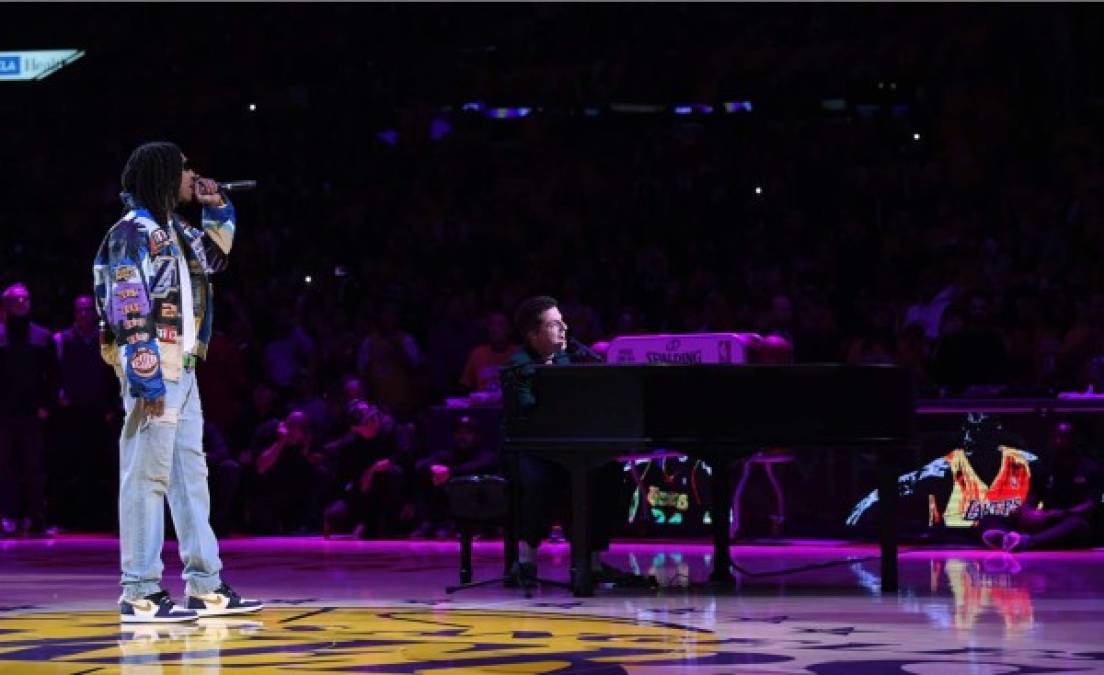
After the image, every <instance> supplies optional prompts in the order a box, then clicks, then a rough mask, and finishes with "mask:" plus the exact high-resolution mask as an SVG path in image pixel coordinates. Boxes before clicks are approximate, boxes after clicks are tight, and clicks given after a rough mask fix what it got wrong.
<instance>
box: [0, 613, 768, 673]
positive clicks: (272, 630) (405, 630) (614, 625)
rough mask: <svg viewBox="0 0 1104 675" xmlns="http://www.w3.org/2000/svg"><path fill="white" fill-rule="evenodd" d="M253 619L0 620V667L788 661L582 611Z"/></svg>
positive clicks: (401, 669) (602, 665)
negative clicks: (129, 622)
mask: <svg viewBox="0 0 1104 675" xmlns="http://www.w3.org/2000/svg"><path fill="white" fill-rule="evenodd" d="M259 619H260V620H251V621H233V620H218V619H204V620H201V621H200V622H199V623H198V624H193V625H188V624H184V625H181V624H175V625H171V626H164V625H162V626H139V625H135V626H129V627H124V626H121V625H120V624H119V621H118V617H117V616H116V615H115V614H114V613H108V612H89V613H75V614H74V613H65V614H28V615H23V616H16V617H6V618H0V672H31V671H32V669H34V668H36V666H38V667H41V666H42V665H43V664H51V665H52V666H53V667H54V668H56V667H58V666H65V667H67V668H69V669H71V670H66V671H65V672H119V671H122V672H135V673H137V672H143V673H148V672H161V670H157V669H156V668H159V667H163V668H164V672H173V671H175V670H177V669H178V668H180V667H181V666H188V667H201V668H202V667H206V668H216V667H217V668H220V669H221V670H222V672H233V671H235V670H238V669H241V670H242V671H245V670H249V671H251V672H257V669H258V668H264V669H271V670H276V671H281V670H283V671H286V672H295V671H300V672H301V671H303V670H322V671H325V670H333V671H343V670H346V669H350V668H351V669H354V670H356V671H357V672H386V673H413V672H420V671H427V670H428V671H432V670H438V669H441V670H444V669H447V670H448V671H449V672H450V673H453V672H465V671H469V672H483V671H486V670H496V669H506V670H510V671H515V672H526V673H542V672H553V671H561V672H563V671H564V670H565V669H566V670H568V671H570V670H576V669H579V670H586V671H587V672H607V670H609V669H612V672H618V671H620V668H618V667H617V666H618V664H626V665H627V664H637V665H640V666H661V665H680V666H686V665H688V664H693V663H698V664H705V663H713V664H718V663H745V664H748V663H752V664H753V663H776V662H781V661H788V660H789V658H788V657H786V656H781V655H768V654H761V653H760V654H756V653H748V652H743V651H742V650H741V647H745V648H746V647H749V646H751V644H749V643H754V642H757V641H755V640H734V639H719V638H718V637H717V636H716V635H715V634H714V633H713V632H712V631H706V630H701V629H694V628H687V627H682V626H676V625H666V624H662V623H654V622H634V621H629V620H626V619H609V618H603V617H599V616H588V615H573V614H542V613H535V612H505V611H503V612H496V611H471V610H448V611H444V610H436V609H433V608H427V609H422V608H418V609H409V608H402V609H394V608H391V609H379V608H341V609H337V608H315V609H310V608H301V607H300V608H289V609H270V610H266V611H265V613H264V614H263V615H261V616H260V617H259ZM151 667H153V668H155V670H152V671H151V670H150V668H151Z"/></svg>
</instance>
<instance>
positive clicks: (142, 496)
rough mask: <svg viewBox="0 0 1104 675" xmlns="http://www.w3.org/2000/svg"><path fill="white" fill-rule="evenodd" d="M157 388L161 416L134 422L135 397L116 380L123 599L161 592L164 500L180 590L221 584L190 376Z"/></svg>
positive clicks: (200, 416)
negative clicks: (161, 391) (120, 413)
mask: <svg viewBox="0 0 1104 675" xmlns="http://www.w3.org/2000/svg"><path fill="white" fill-rule="evenodd" d="M165 388H166V391H165V413H164V415H162V416H161V417H159V418H156V419H153V420H151V419H149V418H146V419H145V420H142V419H139V415H138V411H137V408H138V406H137V399H135V398H133V397H132V396H131V395H130V391H129V387H128V385H127V382H126V378H125V377H124V378H123V379H122V393H123V406H124V407H125V408H126V419H125V421H124V423H123V431H122V434H121V435H120V437H119V553H120V557H121V562H122V572H123V574H122V580H121V581H120V583H121V584H122V587H123V597H124V598H125V599H127V600H136V599H138V598H141V597H144V596H146V595H150V594H151V593H157V592H158V591H160V590H161V573H162V571H163V570H164V564H163V563H162V562H161V548H162V546H163V545H164V542H165V497H166V496H168V498H169V509H170V510H171V512H172V519H173V526H174V527H175V529H176V537H177V541H178V542H179V550H180V560H181V562H183V563H184V574H183V577H184V581H185V589H184V590H185V592H186V593H187V594H188V595H201V594H205V593H210V592H211V591H213V590H215V589H216V588H218V587H219V586H220V585H221V584H222V581H221V580H220V579H219V571H220V570H221V569H222V561H221V560H219V552H218V540H217V539H216V538H215V533H214V531H213V530H212V529H211V523H210V511H211V496H210V493H209V491H208V489H207V458H206V457H205V456H204V454H203V409H202V408H201V407H200V403H199V387H198V386H197V385H196V376H195V371H194V370H192V371H184V372H182V373H181V375H180V381H179V382H168V381H166V382H165Z"/></svg>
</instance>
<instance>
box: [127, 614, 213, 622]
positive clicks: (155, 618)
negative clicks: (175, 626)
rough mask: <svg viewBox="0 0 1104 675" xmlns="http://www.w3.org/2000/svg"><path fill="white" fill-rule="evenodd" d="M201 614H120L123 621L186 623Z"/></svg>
mask: <svg viewBox="0 0 1104 675" xmlns="http://www.w3.org/2000/svg"><path fill="white" fill-rule="evenodd" d="M198 618H199V615H198V614H197V615H194V616H151V617H146V616H137V615H135V614H120V615H119V621H120V622H121V623H185V622H188V621H195V620H196V619H198Z"/></svg>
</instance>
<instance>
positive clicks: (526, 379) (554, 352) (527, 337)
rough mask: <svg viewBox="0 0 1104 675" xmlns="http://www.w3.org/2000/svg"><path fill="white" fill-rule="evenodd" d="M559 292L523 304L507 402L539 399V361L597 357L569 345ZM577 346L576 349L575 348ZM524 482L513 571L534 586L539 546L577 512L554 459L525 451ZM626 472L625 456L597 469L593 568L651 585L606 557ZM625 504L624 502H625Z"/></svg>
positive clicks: (609, 579) (520, 466)
mask: <svg viewBox="0 0 1104 675" xmlns="http://www.w3.org/2000/svg"><path fill="white" fill-rule="evenodd" d="M557 304H558V303H557V301H556V299H555V298H551V297H548V296H543V295H541V296H536V297H532V298H528V299H527V300H524V301H522V302H521V304H520V305H518V308H517V311H516V312H515V314H514V328H515V329H516V330H517V332H518V333H519V334H520V335H521V336H522V338H523V342H522V347H521V349H519V350H518V351H517V352H516V353H515V354H514V355H513V356H512V357H510V359H509V360H508V361H507V362H506V363H505V364H504V365H503V366H502V392H503V405H504V406H511V407H512V408H513V409H514V410H517V411H524V410H525V409H527V408H531V407H532V406H534V405H536V402H537V401H536V398H535V397H534V395H533V387H532V378H533V373H534V370H535V367H536V366H538V365H545V366H554V365H564V364H568V363H573V362H592V361H593V360H594V359H593V356H592V355H593V352H590V353H586V352H584V351H582V350H572V351H569V350H568V339H567V323H566V322H565V321H564V317H563V315H562V314H561V313H560V309H559V307H558V306H557ZM573 352H574V353H573ZM516 466H517V474H518V475H517V480H518V482H519V486H520V503H519V509H520V522H521V529H520V532H518V558H517V561H516V562H515V563H514V565H513V567H512V568H511V569H510V572H509V582H510V583H511V585H516V586H522V587H531V586H533V585H535V584H536V579H537V566H536V563H537V550H538V548H539V547H540V543H541V540H542V539H544V538H546V537H547V536H548V534H549V532H550V531H551V528H552V523H553V520H558V521H559V522H561V523H564V524H565V527H570V523H569V522H568V519H569V517H570V515H571V508H570V506H571V502H570V490H569V486H570V485H571V480H570V476H569V474H568V471H567V470H566V469H565V468H564V467H562V466H559V465H557V464H555V463H553V462H550V461H548V460H545V459H541V458H538V457H533V456H530V455H528V454H526V453H521V454H520V456H519V457H518V458H517V465H516ZM623 481H624V472H623V471H622V469H621V464H620V463H619V462H607V463H606V464H604V465H603V466H602V467H600V468H599V469H597V470H596V471H595V472H594V476H593V479H592V482H591V493H592V497H591V499H592V500H593V501H592V504H593V505H594V509H593V511H592V513H593V514H594V520H593V522H592V524H591V526H590V533H591V537H590V544H591V547H590V550H591V551H593V552H594V553H593V554H592V555H591V561H590V563H591V569H592V571H593V574H594V580H595V581H596V582H598V583H612V584H615V585H618V586H630V587H640V586H651V585H654V579H644V578H643V577H640V576H637V575H633V574H629V573H627V572H623V571H621V570H619V569H616V568H614V567H612V566H610V565H608V564H606V563H605V562H603V561H602V559H601V552H602V551H606V550H608V549H609V542H610V534H611V531H612V529H613V524H614V521H615V519H616V518H617V516H618V514H619V513H625V512H626V510H627V503H626V504H625V505H621V504H620V501H621V500H620V497H621V496H622V494H623V491H622V489H621V488H622V483H623ZM622 506H624V508H621V507H622Z"/></svg>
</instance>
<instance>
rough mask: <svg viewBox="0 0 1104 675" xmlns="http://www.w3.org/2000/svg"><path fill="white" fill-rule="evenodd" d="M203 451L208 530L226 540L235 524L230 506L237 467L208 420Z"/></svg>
mask: <svg viewBox="0 0 1104 675" xmlns="http://www.w3.org/2000/svg"><path fill="white" fill-rule="evenodd" d="M203 450H204V453H205V454H206V455H207V471H208V472H209V476H210V478H209V480H210V484H211V527H212V528H213V529H214V530H215V532H216V533H217V534H218V535H219V536H226V535H229V534H230V531H231V529H232V527H233V526H234V525H236V524H237V523H235V522H234V520H235V519H234V515H235V512H234V506H235V503H236V502H237V496H238V486H239V484H240V483H241V465H240V464H238V462H237V460H235V459H234V456H233V453H231V452H230V447H229V446H228V445H227V444H226V438H225V437H224V436H223V435H222V432H221V431H219V428H218V425H217V424H215V423H214V422H213V421H211V420H204V421H203Z"/></svg>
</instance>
